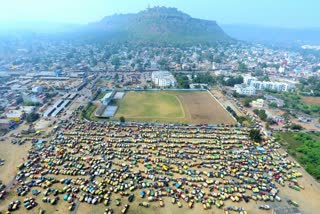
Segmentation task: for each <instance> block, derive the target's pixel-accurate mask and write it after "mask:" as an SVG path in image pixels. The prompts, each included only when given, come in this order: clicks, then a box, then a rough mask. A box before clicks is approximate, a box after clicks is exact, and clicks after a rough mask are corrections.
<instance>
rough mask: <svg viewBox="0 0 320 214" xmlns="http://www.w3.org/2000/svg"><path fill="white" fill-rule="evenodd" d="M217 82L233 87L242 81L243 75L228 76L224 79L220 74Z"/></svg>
mask: <svg viewBox="0 0 320 214" xmlns="http://www.w3.org/2000/svg"><path fill="white" fill-rule="evenodd" d="M219 82H220V83H221V84H222V85H225V86H232V87H233V86H234V85H235V84H241V83H243V77H242V76H240V75H239V76H235V77H229V78H228V79H227V80H225V78H224V76H223V75H222V76H220V77H219Z"/></svg>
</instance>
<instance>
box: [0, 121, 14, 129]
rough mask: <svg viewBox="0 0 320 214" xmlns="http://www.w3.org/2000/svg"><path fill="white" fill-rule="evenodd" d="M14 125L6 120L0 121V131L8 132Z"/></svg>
mask: <svg viewBox="0 0 320 214" xmlns="http://www.w3.org/2000/svg"><path fill="white" fill-rule="evenodd" d="M14 125H15V122H14V121H12V120H8V119H0V129H2V130H8V129H11V128H12V127H13V126H14Z"/></svg>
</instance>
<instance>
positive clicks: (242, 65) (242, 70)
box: [238, 62, 248, 73]
mask: <svg viewBox="0 0 320 214" xmlns="http://www.w3.org/2000/svg"><path fill="white" fill-rule="evenodd" d="M238 70H239V71H240V72H243V73H247V72H248V68H247V66H246V64H244V63H243V62H239V65H238Z"/></svg>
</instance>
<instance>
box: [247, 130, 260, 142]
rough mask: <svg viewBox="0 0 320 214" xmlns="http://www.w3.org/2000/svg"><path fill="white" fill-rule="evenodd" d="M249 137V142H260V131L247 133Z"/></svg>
mask: <svg viewBox="0 0 320 214" xmlns="http://www.w3.org/2000/svg"><path fill="white" fill-rule="evenodd" d="M249 137H250V139H251V140H253V141H255V142H261V140H262V137H261V133H260V130H258V129H251V130H250V133H249Z"/></svg>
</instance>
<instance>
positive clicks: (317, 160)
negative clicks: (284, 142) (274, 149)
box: [288, 132, 320, 181]
mask: <svg viewBox="0 0 320 214" xmlns="http://www.w3.org/2000/svg"><path fill="white" fill-rule="evenodd" d="M293 138H294V139H295V140H296V141H297V142H301V143H300V145H299V146H297V147H296V148H293V147H292V148H290V149H289V150H288V152H289V153H290V154H291V155H292V156H294V157H295V158H297V159H298V161H299V162H300V163H301V164H302V165H303V166H304V167H305V169H306V170H307V172H309V173H310V174H311V175H312V176H314V177H315V178H316V179H317V180H318V181H319V180H320V144H319V139H320V133H319V132H318V133H315V134H314V135H311V134H307V133H296V134H294V135H293Z"/></svg>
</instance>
